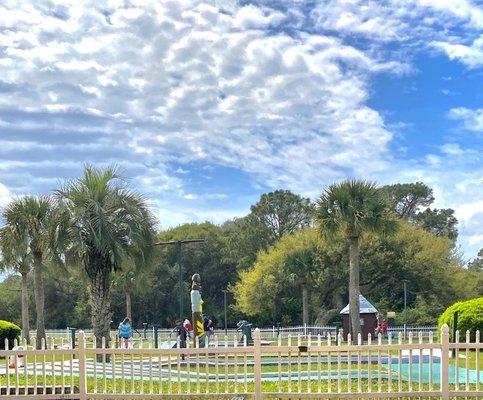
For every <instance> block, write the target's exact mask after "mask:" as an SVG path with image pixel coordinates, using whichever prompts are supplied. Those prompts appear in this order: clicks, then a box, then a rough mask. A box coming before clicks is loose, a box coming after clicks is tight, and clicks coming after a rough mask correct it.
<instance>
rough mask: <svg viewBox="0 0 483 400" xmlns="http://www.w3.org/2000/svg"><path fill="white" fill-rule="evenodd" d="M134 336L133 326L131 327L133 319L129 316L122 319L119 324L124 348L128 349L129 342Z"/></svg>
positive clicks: (120, 337)
mask: <svg viewBox="0 0 483 400" xmlns="http://www.w3.org/2000/svg"><path fill="white" fill-rule="evenodd" d="M131 337H132V327H131V321H130V320H129V318H128V317H126V318H124V321H122V322H121V323H120V324H119V339H120V342H121V343H120V345H121V347H122V348H125V349H128V348H129V342H130V341H131Z"/></svg>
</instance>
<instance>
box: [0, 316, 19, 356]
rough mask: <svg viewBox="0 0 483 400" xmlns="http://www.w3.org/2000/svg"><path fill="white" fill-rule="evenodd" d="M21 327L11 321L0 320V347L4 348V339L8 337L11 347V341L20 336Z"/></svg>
mask: <svg viewBox="0 0 483 400" xmlns="http://www.w3.org/2000/svg"><path fill="white" fill-rule="evenodd" d="M20 332H21V329H20V327H19V326H17V325H15V324H14V323H12V322H8V321H3V320H0V349H5V339H8V342H9V347H10V348H12V347H13V341H14V340H15V339H18V338H19V336H20Z"/></svg>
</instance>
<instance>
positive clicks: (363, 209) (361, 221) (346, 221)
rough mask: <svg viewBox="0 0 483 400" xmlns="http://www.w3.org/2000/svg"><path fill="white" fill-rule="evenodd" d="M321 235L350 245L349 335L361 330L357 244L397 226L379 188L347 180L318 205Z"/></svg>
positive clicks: (331, 187) (327, 193)
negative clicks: (342, 237)
mask: <svg viewBox="0 0 483 400" xmlns="http://www.w3.org/2000/svg"><path fill="white" fill-rule="evenodd" d="M316 218H317V222H318V224H319V229H320V232H321V233H322V234H323V235H326V236H328V235H334V234H340V235H343V236H344V238H345V239H346V240H347V241H348V244H349V257H350V262H349V305H350V310H351V312H350V319H351V327H352V334H353V335H354V337H355V338H356V337H357V335H358V334H359V333H360V331H361V329H360V328H361V327H360V317H359V294H360V289H359V276H360V270H359V252H360V250H359V242H360V239H361V237H362V236H363V235H364V234H366V233H370V232H377V233H392V232H393V231H394V230H395V228H396V223H395V221H394V219H393V218H392V216H391V214H390V213H389V211H388V205H387V202H386V200H385V198H384V196H383V193H382V191H381V189H379V188H378V187H377V186H376V184H374V183H372V182H367V181H363V180H349V181H345V182H341V183H337V184H334V185H331V186H330V187H329V188H328V189H327V190H326V192H325V193H324V194H323V195H322V196H321V197H320V199H319V201H318V203H317V213H316Z"/></svg>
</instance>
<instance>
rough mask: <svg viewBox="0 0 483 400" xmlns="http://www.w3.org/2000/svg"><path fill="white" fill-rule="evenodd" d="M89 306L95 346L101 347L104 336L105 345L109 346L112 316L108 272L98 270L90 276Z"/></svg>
mask: <svg viewBox="0 0 483 400" xmlns="http://www.w3.org/2000/svg"><path fill="white" fill-rule="evenodd" d="M91 307H92V329H93V331H94V336H95V337H96V340H97V347H101V345H102V338H105V340H106V347H109V341H110V333H111V332H110V331H111V317H112V314H111V299H110V287H109V273H104V274H103V273H102V272H100V273H98V274H97V275H95V276H94V277H92V278H91Z"/></svg>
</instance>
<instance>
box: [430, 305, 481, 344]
mask: <svg viewBox="0 0 483 400" xmlns="http://www.w3.org/2000/svg"><path fill="white" fill-rule="evenodd" d="M455 311H458V330H459V331H460V341H464V340H465V336H466V331H470V334H471V340H472V341H473V340H475V336H476V331H477V330H479V331H480V334H481V335H483V297H479V298H477V299H472V300H468V301H459V302H458V303H455V304H453V305H452V306H450V307H448V308H447V309H446V310H445V311H444V312H443V314H441V316H440V317H439V319H438V331H439V332H441V327H442V326H443V324H448V326H449V328H450V334H451V335H452V333H453V315H454V313H455ZM480 340H481V339H480Z"/></svg>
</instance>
